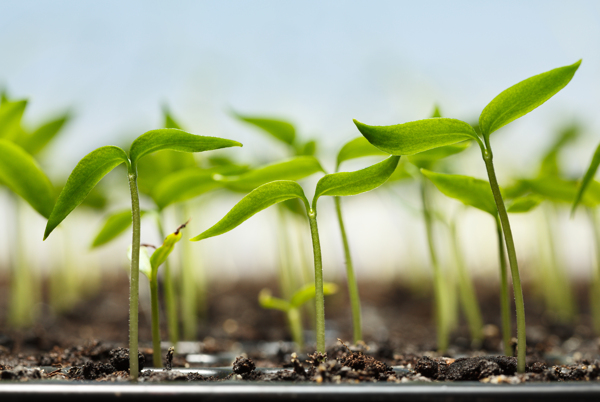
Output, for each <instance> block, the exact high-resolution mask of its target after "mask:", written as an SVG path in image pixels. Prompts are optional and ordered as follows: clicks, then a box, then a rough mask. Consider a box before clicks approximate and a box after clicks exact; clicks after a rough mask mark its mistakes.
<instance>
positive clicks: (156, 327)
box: [150, 272, 162, 368]
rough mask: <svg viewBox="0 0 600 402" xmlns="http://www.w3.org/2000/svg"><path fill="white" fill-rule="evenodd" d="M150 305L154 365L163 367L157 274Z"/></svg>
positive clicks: (153, 274) (151, 280)
mask: <svg viewBox="0 0 600 402" xmlns="http://www.w3.org/2000/svg"><path fill="white" fill-rule="evenodd" d="M150 304H151V306H152V364H153V365H154V367H155V368H159V367H162V359H161V356H160V321H159V319H158V278H157V275H156V273H155V272H153V273H152V278H150Z"/></svg>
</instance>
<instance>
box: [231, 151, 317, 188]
mask: <svg viewBox="0 0 600 402" xmlns="http://www.w3.org/2000/svg"><path fill="white" fill-rule="evenodd" d="M323 171H324V170H323V167H321V164H320V163H319V161H318V160H317V159H316V158H315V157H314V156H297V157H295V158H291V159H288V160H286V161H283V162H277V163H272V164H269V165H266V166H263V167H260V168H257V169H253V170H250V171H248V172H245V173H243V174H241V175H239V176H225V177H222V178H220V181H221V182H222V183H223V184H224V185H225V186H226V187H227V188H228V189H229V190H233V191H239V192H244V193H246V192H248V191H252V190H254V189H255V188H257V187H259V186H261V185H263V184H265V183H268V182H271V181H275V180H300V179H303V178H305V177H308V176H310V175H312V174H314V173H317V172H323Z"/></svg>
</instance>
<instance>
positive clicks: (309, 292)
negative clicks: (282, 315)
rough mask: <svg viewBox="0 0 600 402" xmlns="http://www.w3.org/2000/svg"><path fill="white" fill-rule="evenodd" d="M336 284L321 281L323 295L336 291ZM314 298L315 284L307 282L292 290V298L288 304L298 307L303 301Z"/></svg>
mask: <svg viewBox="0 0 600 402" xmlns="http://www.w3.org/2000/svg"><path fill="white" fill-rule="evenodd" d="M337 291H338V286H337V285H336V284H335V283H331V282H325V283H323V295H324V296H329V295H332V294H334V293H337ZM314 298H315V285H314V284H308V285H305V286H303V287H302V288H300V289H299V290H297V291H296V292H294V294H293V295H292V300H291V301H290V305H291V306H292V307H294V308H298V307H300V306H302V305H303V304H304V303H306V302H307V301H309V300H310V299H314Z"/></svg>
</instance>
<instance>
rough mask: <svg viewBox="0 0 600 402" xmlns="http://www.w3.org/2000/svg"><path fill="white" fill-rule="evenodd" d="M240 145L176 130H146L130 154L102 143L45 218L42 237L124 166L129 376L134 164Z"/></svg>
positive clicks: (135, 291) (134, 294) (134, 298)
mask: <svg viewBox="0 0 600 402" xmlns="http://www.w3.org/2000/svg"><path fill="white" fill-rule="evenodd" d="M233 146H241V144H240V143H239V142H236V141H232V140H227V139H223V138H217V137H205V136H200V135H194V134H190V133H187V132H185V131H182V130H177V129H159V130H152V131H148V132H147V133H145V134H142V135H141V136H139V137H138V138H137V139H136V140H135V141H133V143H132V144H131V148H130V149H129V153H126V152H125V151H124V150H123V149H121V148H119V147H116V146H104V147H101V148H98V149H96V150H95V151H92V152H90V153H89V154H88V155H86V156H85V157H84V158H83V159H82V160H81V161H80V162H79V163H78V164H77V166H76V167H75V169H73V171H72V172H71V175H70V176H69V179H68V180H67V183H66V184H65V186H64V188H63V190H62V191H61V193H60V195H59V196H58V200H57V201H56V204H55V205H54V209H53V210H52V213H51V214H50V217H49V218H48V224H47V225H46V231H45V233H44V239H46V238H47V237H48V236H49V235H50V233H52V231H53V230H54V229H55V228H56V227H57V226H58V224H60V223H61V222H62V221H63V220H64V219H65V218H66V217H67V216H68V215H69V214H70V213H71V211H73V209H75V208H76V207H77V206H78V205H79V204H81V202H82V201H83V200H84V199H85V198H86V196H87V195H88V194H89V192H90V191H91V190H92V189H93V188H94V187H95V186H96V184H98V182H99V181H100V180H101V179H102V178H103V177H104V176H105V175H106V174H108V173H109V172H110V171H112V170H113V169H114V168H116V167H117V166H119V165H121V164H123V163H124V164H125V165H126V166H127V176H128V180H129V188H130V193H131V212H132V216H133V218H132V222H133V230H132V252H131V273H130V275H131V276H130V304H129V364H130V376H131V379H132V380H133V381H136V380H137V378H138V374H139V364H138V299H139V257H140V204H139V193H138V187H137V174H138V172H137V164H138V161H139V160H140V159H141V158H143V157H144V156H146V155H149V154H152V153H153V152H157V151H161V150H174V151H179V152H203V151H210V150H215V149H220V148H228V147H233Z"/></svg>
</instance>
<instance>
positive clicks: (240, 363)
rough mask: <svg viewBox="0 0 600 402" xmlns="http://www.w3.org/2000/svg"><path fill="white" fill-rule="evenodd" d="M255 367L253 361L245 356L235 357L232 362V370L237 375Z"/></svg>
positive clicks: (248, 371) (250, 370) (246, 372)
mask: <svg viewBox="0 0 600 402" xmlns="http://www.w3.org/2000/svg"><path fill="white" fill-rule="evenodd" d="M255 368H256V366H255V365H254V362H253V361H252V360H250V359H248V358H247V357H237V358H236V359H235V362H234V363H233V372H234V373H235V374H239V375H243V374H248V373H250V372H252V371H254V369H255Z"/></svg>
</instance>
